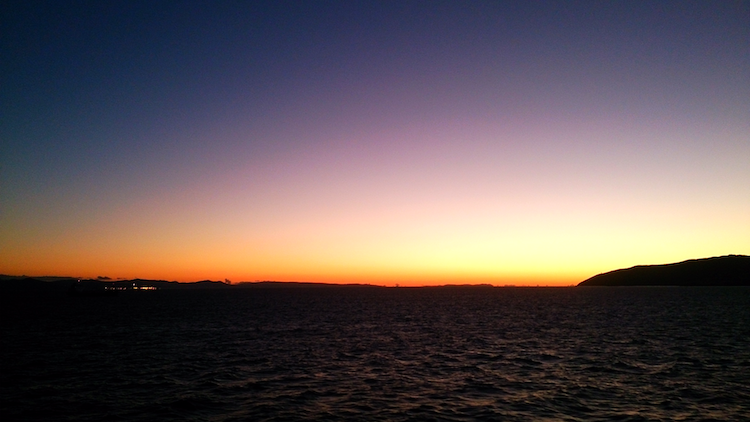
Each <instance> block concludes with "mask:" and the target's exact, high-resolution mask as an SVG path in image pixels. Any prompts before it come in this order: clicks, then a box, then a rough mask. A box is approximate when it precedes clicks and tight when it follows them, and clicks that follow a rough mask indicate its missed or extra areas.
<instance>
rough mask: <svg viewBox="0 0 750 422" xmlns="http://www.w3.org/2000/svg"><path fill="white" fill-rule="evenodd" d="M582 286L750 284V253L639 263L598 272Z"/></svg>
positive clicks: (580, 284)
mask: <svg viewBox="0 0 750 422" xmlns="http://www.w3.org/2000/svg"><path fill="white" fill-rule="evenodd" d="M578 286H750V256H746V255H727V256H718V257H713V258H703V259H691V260H688V261H683V262H677V263H673V264H664V265H638V266H635V267H631V268H623V269H619V270H614V271H610V272H606V273H603V274H599V275H595V276H593V277H591V278H589V279H588V280H585V281H583V282H581V283H579V284H578Z"/></svg>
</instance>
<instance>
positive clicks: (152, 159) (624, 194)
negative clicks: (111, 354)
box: [0, 1, 750, 285]
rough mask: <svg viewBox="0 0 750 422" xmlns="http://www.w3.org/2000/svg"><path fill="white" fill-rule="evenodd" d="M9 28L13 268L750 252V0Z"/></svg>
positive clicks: (560, 260)
mask: <svg viewBox="0 0 750 422" xmlns="http://www.w3.org/2000/svg"><path fill="white" fill-rule="evenodd" d="M0 21H1V22H2V24H1V25H0V31H2V32H1V34H2V35H1V36H2V44H1V48H2V50H0V71H1V72H2V73H1V75H0V100H1V101H2V102H1V103H0V107H1V108H0V273H4V274H13V275H21V274H27V275H72V276H81V277H95V276H109V277H112V278H118V277H123V278H134V277H141V278H158V279H168V280H179V281H195V280H201V279H214V280H216V279H224V278H229V279H231V280H233V281H242V280H248V281H254V280H298V281H317V282H361V283H374V284H388V285H392V284H395V283H400V284H402V285H405V284H414V285H430V284H445V283H492V284H497V285H504V284H533V285H536V284H542V285H569V284H573V283H577V282H579V281H582V280H583V279H585V278H588V277H590V276H592V275H594V274H597V273H600V272H604V271H609V270H612V269H616V268H622V267H629V266H632V265H637V264H658V263H667V262H676V261H681V260H684V259H691V258H700V257H708V256H716V255H725V254H750V2H748V1H743V2H738V1H721V2H714V1H699V2H688V1H675V2H655V1H648V2H646V1H644V2H640V1H639V2H630V1H623V2H604V1H596V2H575V1H562V2H535V1H531V2H527V1H519V2H464V1H453V2H438V1H420V2H409V1H393V2H391V1H378V2H358V1H343V2H337V1H306V2H283V1H273V2H243V1H240V2H236V1H217V2H213V1H207V2H193V1H180V2H168V1H148V2H140V1H122V2H118V1H106V2H101V1H72V2H58V1H50V2H31V1H9V2H8V1H6V2H3V5H2V6H0Z"/></svg>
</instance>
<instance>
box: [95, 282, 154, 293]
mask: <svg viewBox="0 0 750 422" xmlns="http://www.w3.org/2000/svg"><path fill="white" fill-rule="evenodd" d="M104 290H110V291H125V290H156V286H139V285H137V284H135V283H133V286H132V287H126V286H119V287H118V286H107V287H105V288H104Z"/></svg>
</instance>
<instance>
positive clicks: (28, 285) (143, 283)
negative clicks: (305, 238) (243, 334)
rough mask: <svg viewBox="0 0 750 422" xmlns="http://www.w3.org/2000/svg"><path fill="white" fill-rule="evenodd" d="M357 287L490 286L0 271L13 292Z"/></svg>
mask: <svg viewBox="0 0 750 422" xmlns="http://www.w3.org/2000/svg"><path fill="white" fill-rule="evenodd" d="M334 287H338V288H340V287H346V288H361V289H388V288H400V289H414V288H435V289H451V288H475V289H482V288H493V287H494V286H492V285H490V284H446V285H437V286H425V287H413V286H403V287H398V286H394V287H386V286H381V285H375V284H358V283H349V284H338V283H316V282H301V281H241V282H237V283H230V282H227V281H213V280H201V281H194V282H178V281H167V280H147V279H141V278H136V279H132V280H112V279H109V278H106V277H104V278H102V277H100V278H96V279H79V278H76V277H60V276H43V277H29V276H25V275H24V276H12V275H3V274H0V290H1V291H6V292H7V291H15V292H22V291H23V292H48V291H51V292H67V291H69V290H71V289H75V290H77V291H81V292H96V291H105V290H114V291H118V292H121V291H123V292H126V291H153V290H207V289H208V290H226V289H297V288H308V289H309V288H314V289H318V288H334Z"/></svg>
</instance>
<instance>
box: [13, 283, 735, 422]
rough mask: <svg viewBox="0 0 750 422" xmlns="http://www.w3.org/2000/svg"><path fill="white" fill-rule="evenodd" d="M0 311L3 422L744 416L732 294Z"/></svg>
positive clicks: (86, 304)
mask: <svg viewBox="0 0 750 422" xmlns="http://www.w3.org/2000/svg"><path fill="white" fill-rule="evenodd" d="M1 302H2V303H0V305H2V311H0V312H2V325H1V326H0V328H1V331H0V333H1V334H2V346H0V353H1V354H0V365H2V368H1V369H2V370H1V371H0V385H2V387H0V411H1V413H2V414H4V415H8V416H10V417H11V418H13V419H19V420H50V419H65V420H73V421H84V420H92V421H93V420H97V421H98V420H117V419H119V420H196V421H197V420H212V421H225V420H304V419H309V420H313V419H315V420H319V419H324V420H352V419H354V420H477V419H499V420H579V419H587V420H588V419H618V420H644V419H651V420H653V419H656V420H659V419H661V420H674V419H682V420H703V419H716V420H724V419H742V418H750V386H749V384H748V382H747V380H748V379H750V346H749V345H748V344H750V343H748V341H747V339H748V338H750V289H748V288H564V289H545V288H541V289H523V288H517V289H513V288H505V289H492V288H443V289H438V288H434V289H380V288H351V287H349V288H346V287H331V288H322V289H321V288H296V289H286V288H279V289H255V290H253V289H248V290H237V289H232V290H230V291H156V292H154V293H153V294H149V295H137V294H132V295H128V294H125V295H118V296H117V297H114V298H109V297H95V298H85V299H84V298H68V297H63V296H61V295H49V296H43V297H39V296H37V297H8V296H3V297H2V299H1Z"/></svg>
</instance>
